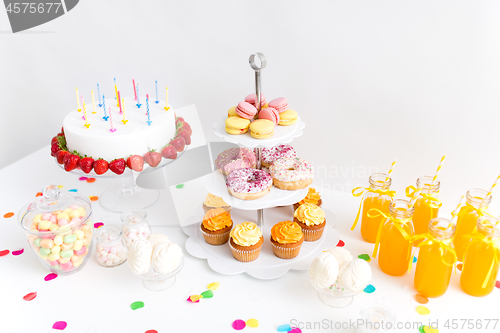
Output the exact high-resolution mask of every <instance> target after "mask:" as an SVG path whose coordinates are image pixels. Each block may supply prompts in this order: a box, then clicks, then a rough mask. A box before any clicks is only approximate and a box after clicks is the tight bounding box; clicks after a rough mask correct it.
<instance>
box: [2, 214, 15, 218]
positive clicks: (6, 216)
mask: <svg viewBox="0 0 500 333" xmlns="http://www.w3.org/2000/svg"><path fill="white" fill-rule="evenodd" d="M12 216H14V213H12V212H9V213H7V214H5V215H4V216H3V217H5V218H6V219H8V218H9V217H12Z"/></svg>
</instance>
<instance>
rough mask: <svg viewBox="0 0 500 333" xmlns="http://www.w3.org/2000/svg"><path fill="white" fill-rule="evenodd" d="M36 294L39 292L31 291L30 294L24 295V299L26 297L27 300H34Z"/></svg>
mask: <svg viewBox="0 0 500 333" xmlns="http://www.w3.org/2000/svg"><path fill="white" fill-rule="evenodd" d="M36 295H37V293H36V292H34V293H29V294H26V295H24V297H23V299H24V300H25V301H32V300H34V299H35V297H36Z"/></svg>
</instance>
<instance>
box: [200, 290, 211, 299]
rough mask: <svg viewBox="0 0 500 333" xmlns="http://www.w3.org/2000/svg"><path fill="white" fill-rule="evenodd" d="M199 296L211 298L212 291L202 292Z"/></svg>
mask: <svg viewBox="0 0 500 333" xmlns="http://www.w3.org/2000/svg"><path fill="white" fill-rule="evenodd" d="M201 296H203V298H212V297H214V292H213V291H212V290H207V291H204V292H202V293H201Z"/></svg>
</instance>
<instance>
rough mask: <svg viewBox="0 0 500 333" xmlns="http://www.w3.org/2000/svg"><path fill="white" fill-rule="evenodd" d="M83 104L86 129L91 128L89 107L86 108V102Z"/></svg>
mask: <svg viewBox="0 0 500 333" xmlns="http://www.w3.org/2000/svg"><path fill="white" fill-rule="evenodd" d="M82 104H83V115H84V116H85V125H83V126H85V127H87V128H89V126H90V124H89V118H88V117H87V107H86V106H85V101H83V102H82Z"/></svg>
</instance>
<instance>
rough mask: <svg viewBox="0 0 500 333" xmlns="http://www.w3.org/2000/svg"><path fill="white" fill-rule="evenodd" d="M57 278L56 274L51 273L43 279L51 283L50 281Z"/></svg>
mask: <svg viewBox="0 0 500 333" xmlns="http://www.w3.org/2000/svg"><path fill="white" fill-rule="evenodd" d="M56 277H57V274H56V273H49V274H47V276H46V277H44V278H43V279H44V280H45V281H50V280H54V279H55V278H56Z"/></svg>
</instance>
